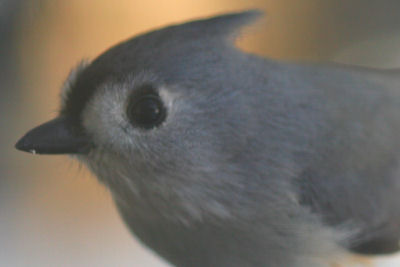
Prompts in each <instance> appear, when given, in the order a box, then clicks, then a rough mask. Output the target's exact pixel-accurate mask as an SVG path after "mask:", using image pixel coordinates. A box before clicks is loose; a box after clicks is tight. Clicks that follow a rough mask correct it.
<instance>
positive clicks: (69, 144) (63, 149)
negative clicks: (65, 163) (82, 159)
mask: <svg viewBox="0 0 400 267" xmlns="http://www.w3.org/2000/svg"><path fill="white" fill-rule="evenodd" d="M89 146H90V142H89V140H88V138H87V137H86V136H84V135H83V134H79V133H77V131H74V130H73V128H72V127H70V126H69V125H68V122H67V120H66V119H65V118H64V117H58V118H55V119H53V120H51V121H48V122H46V123H44V124H42V125H39V126H38V127H36V128H33V129H32V130H30V131H29V132H28V133H26V134H25V135H24V136H23V137H22V138H21V139H20V140H19V141H18V142H17V143H16V145H15V148H16V149H18V150H22V151H26V152H31V153H33V154H36V153H37V154H78V153H85V152H87V151H88V150H89Z"/></svg>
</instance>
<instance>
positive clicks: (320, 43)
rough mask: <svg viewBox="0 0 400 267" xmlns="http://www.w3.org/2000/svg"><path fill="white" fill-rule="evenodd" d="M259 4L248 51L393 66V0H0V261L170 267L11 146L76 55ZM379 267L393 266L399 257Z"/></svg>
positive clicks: (50, 164) (94, 193)
mask: <svg viewBox="0 0 400 267" xmlns="http://www.w3.org/2000/svg"><path fill="white" fill-rule="evenodd" d="M255 7H257V8H260V9H262V10H265V11H266V13H267V16H266V20H265V22H264V23H261V24H259V26H258V27H257V28H255V29H254V30H251V31H249V34H247V35H245V36H242V37H241V38H240V40H239V44H238V45H239V46H240V47H242V48H243V49H245V50H247V51H251V52H253V53H257V54H262V55H265V56H268V57H272V58H281V59H286V60H288V59H289V60H290V59H295V60H321V61H326V60H331V61H332V60H334V61H340V62H345V63H353V64H360V65H367V66H374V67H396V66H397V67H400V34H399V33H400V15H399V14H400V2H399V1H398V0H370V1H365V0H347V1H336V0H302V1H296V0H280V1H276V0H275V1H274V0H258V1H248V0H247V1H244V0H201V1H184V0H169V1H164V0H146V1H136V0H116V1H109V0H85V1H82V0H36V1H35V0H30V1H23V0H0V88H1V90H0V94H1V95H0V111H1V116H0V123H1V132H0V137H1V139H0V146H1V147H0V150H1V151H2V153H1V154H0V266H140V267H141V266H167V265H166V264H165V263H163V262H162V261H161V260H159V259H158V258H157V257H156V256H155V255H154V254H152V253H151V252H149V251H147V250H146V249H145V248H143V247H142V246H141V245H140V244H138V243H137V241H135V239H134V238H132V237H131V235H130V234H129V233H128V231H127V229H126V228H125V226H124V225H123V223H122V221H121V220H120V218H119V216H118V214H117V213H116V210H115V208H114V206H113V204H112V202H111V198H110V197H109V195H108V192H107V190H106V189H105V188H103V187H102V186H100V185H99V184H98V183H97V181H96V180H95V179H94V177H92V176H91V175H90V174H89V173H88V172H87V171H86V170H85V168H82V167H80V166H79V164H78V163H76V162H73V161H72V160H71V159H69V158H68V157H64V156H56V157H54V156H53V157H49V156H32V155H29V154H26V153H21V152H17V151H15V150H14V148H13V146H14V143H15V142H16V140H17V139H18V138H19V137H20V136H21V135H22V134H24V133H25V132H26V130H28V129H30V128H31V127H33V126H35V125H37V124H39V123H41V122H44V121H45V120H48V119H50V118H52V117H54V116H55V115H56V114H57V109H58V104H59V99H58V94H59V89H60V86H61V84H62V82H63V80H64V79H65V78H66V75H67V74H68V72H69V70H70V69H71V68H72V67H74V66H75V65H76V64H77V63H78V62H79V61H80V59H82V58H88V59H92V58H94V57H95V56H97V55H98V54H99V53H101V52H102V51H104V50H106V49H107V48H108V47H110V46H111V45H113V44H115V43H117V42H119V41H121V40H124V39H126V38H128V37H130V36H132V35H135V34H138V33H141V32H144V31H148V30H151V29H154V28H157V27H162V26H165V25H167V24H170V23H177V22H181V21H185V20H189V19H193V18H198V17H202V16H210V15H213V14H216V13H223V12H229V11H237V10H242V9H249V8H255ZM375 266H393V267H394V266H400V256H397V258H396V256H391V257H385V258H381V259H379V260H377V261H376V265H375Z"/></svg>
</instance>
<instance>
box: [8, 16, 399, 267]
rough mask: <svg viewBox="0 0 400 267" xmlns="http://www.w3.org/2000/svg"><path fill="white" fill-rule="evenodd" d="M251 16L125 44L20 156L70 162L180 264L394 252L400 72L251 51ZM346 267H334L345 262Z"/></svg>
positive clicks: (137, 231) (20, 145) (181, 27)
mask: <svg viewBox="0 0 400 267" xmlns="http://www.w3.org/2000/svg"><path fill="white" fill-rule="evenodd" d="M261 16H263V14H262V12H261V11H258V10H247V11H240V12H236V13H228V14H219V15H216V16H213V17H207V18H201V19H197V20H192V21H189V22H185V23H182V24H175V25H171V26H167V27H164V28H161V29H156V30H153V31H150V32H147V33H144V34H142V35H139V36H136V37H133V38H131V39H128V40H126V41H123V42H121V43H119V44H117V45H115V46H113V47H111V48H110V49H108V50H107V51H105V52H104V53H102V54H101V55H100V56H98V57H97V58H96V59H94V60H92V61H84V62H82V63H80V64H79V65H78V66H77V67H76V68H75V69H74V70H73V71H71V73H70V75H69V77H68V78H67V80H66V82H65V84H64V86H63V88H62V93H61V108H60V112H59V113H58V115H57V117H56V118H55V119H52V120H50V121H49V122H47V123H44V124H42V125H40V126H38V127H36V128H34V129H32V130H31V131H29V132H28V133H27V134H26V135H24V136H23V137H22V138H21V139H20V140H19V141H18V142H17V144H16V148H17V149H19V150H22V151H26V152H31V153H34V154H66V155H70V156H72V157H74V158H75V159H77V160H78V161H79V162H82V163H83V164H84V165H86V166H87V167H88V168H89V169H90V170H91V172H92V173H93V174H94V175H95V176H96V177H97V178H98V180H99V182H100V183H102V184H103V185H104V186H105V187H107V188H108V189H109V192H110V195H111V196H112V199H113V201H114V202H115V205H116V208H117V209H118V211H119V214H120V215H121V217H122V219H123V221H124V222H125V223H126V225H127V227H128V228H129V229H130V231H131V232H132V234H133V235H134V236H136V238H138V239H139V240H140V241H141V242H142V243H143V244H144V245H145V246H147V247H148V248H150V249H152V250H153V251H154V252H156V253H157V254H158V255H159V256H160V257H162V258H164V259H165V260H166V261H167V262H169V263H171V264H172V265H174V266H183V267H187V266H191V267H193V266H194V267H196V266H202V267H204V266H230V267H231V266H234V267H235V266H268V267H282V266H294V267H299V266H301V267H305V266H307V267H311V266H338V264H342V262H344V261H345V260H346V259H350V258H352V257H361V258H363V259H364V258H365V259H370V258H371V257H373V256H376V255H382V254H391V253H395V252H397V251H398V250H399V249H400V247H399V240H400V205H399V204H400V164H399V159H400V138H399V135H400V116H399V115H400V88H399V87H400V70H399V69H374V68H368V67H360V66H352V65H344V64H339V63H329V62H327V63H317V62H291V61H281V60H277V59H271V58H266V57H262V56H259V55H255V54H252V53H250V52H244V51H243V50H241V49H240V48H238V47H237V46H236V45H235V40H236V38H237V37H238V36H239V35H240V34H242V31H243V28H245V27H247V26H248V25H250V24H251V23H253V22H255V21H256V20H258V19H259V18H260V17H261ZM335 264H336V265H335Z"/></svg>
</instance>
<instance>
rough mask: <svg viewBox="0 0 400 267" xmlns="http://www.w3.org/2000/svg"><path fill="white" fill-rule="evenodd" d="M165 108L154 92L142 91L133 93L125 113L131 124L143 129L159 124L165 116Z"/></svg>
mask: <svg viewBox="0 0 400 267" xmlns="http://www.w3.org/2000/svg"><path fill="white" fill-rule="evenodd" d="M166 113H167V112H166V109H165V107H164V105H163V103H162V101H161V98H160V96H159V95H158V94H157V93H156V92H142V93H141V94H140V95H137V94H135V95H133V96H132V97H131V101H130V103H129V105H128V109H127V115H128V118H129V121H130V122H131V124H132V125H133V126H135V127H139V128H143V129H151V128H154V127H157V126H158V125H160V124H161V123H162V122H163V121H164V120H165V117H166Z"/></svg>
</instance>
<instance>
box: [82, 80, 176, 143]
mask: <svg viewBox="0 0 400 267" xmlns="http://www.w3.org/2000/svg"><path fill="white" fill-rule="evenodd" d="M152 80H154V79H151V78H149V76H148V75H147V76H146V75H137V76H136V77H135V78H132V77H128V79H126V80H125V82H123V83H113V82H109V83H105V84H104V85H102V86H101V87H99V88H98V89H97V90H96V93H95V94H94V95H93V97H92V99H91V100H90V101H89V102H88V103H87V104H86V107H85V109H84V112H83V124H84V127H85V129H87V131H88V132H89V133H90V134H91V135H92V136H93V137H94V138H95V142H99V143H101V144H107V145H112V146H132V145H133V146H134V145H135V143H136V142H140V141H139V140H140V138H141V137H142V136H143V135H144V134H146V135H157V128H154V129H151V130H146V131H145V132H144V131H143V130H142V129H136V128H134V127H132V125H131V124H130V122H129V119H128V117H127V114H126V109H127V106H128V104H129V103H128V100H129V96H130V95H131V94H132V92H133V91H134V90H135V89H136V88H137V86H140V85H141V84H145V83H151V81H152ZM154 84H156V83H154ZM158 92H159V95H160V97H161V99H162V101H163V103H164V105H165V107H166V109H167V118H166V121H165V122H164V123H163V124H161V125H160V127H163V125H164V124H168V122H169V121H170V120H171V119H172V118H173V117H174V114H175V112H176V107H175V106H176V103H174V102H175V100H176V98H177V97H178V95H177V94H176V93H173V92H171V91H169V90H168V89H167V88H166V87H164V86H161V87H160V88H158Z"/></svg>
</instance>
